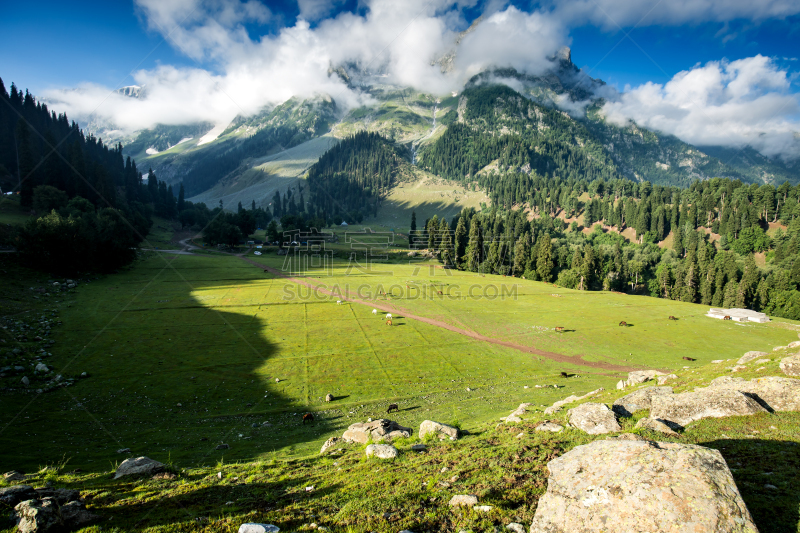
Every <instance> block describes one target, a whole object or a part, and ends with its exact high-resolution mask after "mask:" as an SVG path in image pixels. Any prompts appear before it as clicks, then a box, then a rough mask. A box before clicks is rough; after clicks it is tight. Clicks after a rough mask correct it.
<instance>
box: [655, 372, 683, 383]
mask: <svg viewBox="0 0 800 533" xmlns="http://www.w3.org/2000/svg"><path fill="white" fill-rule="evenodd" d="M673 379H678V376H676V375H675V374H667V375H666V376H658V377H657V378H656V381H657V382H658V384H659V385H663V384H664V383H666V382H667V381H670V380H673Z"/></svg>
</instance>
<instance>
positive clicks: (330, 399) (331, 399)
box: [325, 392, 333, 402]
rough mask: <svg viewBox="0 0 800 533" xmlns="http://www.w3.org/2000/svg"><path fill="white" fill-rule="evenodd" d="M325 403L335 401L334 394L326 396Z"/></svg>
mask: <svg viewBox="0 0 800 533" xmlns="http://www.w3.org/2000/svg"><path fill="white" fill-rule="evenodd" d="M325 401H326V402H332V401H333V394H331V393H330V392H329V393H328V394H326V395H325Z"/></svg>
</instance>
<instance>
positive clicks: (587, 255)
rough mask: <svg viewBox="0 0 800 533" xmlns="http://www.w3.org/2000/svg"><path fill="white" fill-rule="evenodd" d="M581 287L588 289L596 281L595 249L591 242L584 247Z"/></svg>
mask: <svg viewBox="0 0 800 533" xmlns="http://www.w3.org/2000/svg"><path fill="white" fill-rule="evenodd" d="M580 273H581V289H582V290H584V291H586V290H589V288H590V287H591V286H592V284H593V283H594V249H593V248H592V245H591V244H586V245H584V247H583V260H582V261H581V270H580Z"/></svg>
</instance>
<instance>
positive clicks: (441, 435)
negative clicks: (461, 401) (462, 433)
mask: <svg viewBox="0 0 800 533" xmlns="http://www.w3.org/2000/svg"><path fill="white" fill-rule="evenodd" d="M429 434H430V435H433V436H434V437H436V438H437V439H439V440H442V439H450V440H456V439H457V438H458V428H456V427H453V426H448V425H447V424H440V423H439V422H434V421H433V420H424V421H423V422H422V424H420V425H419V438H420V439H423V440H424V439H425V437H426V436H427V435H429Z"/></svg>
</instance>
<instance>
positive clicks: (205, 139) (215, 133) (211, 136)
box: [181, 124, 228, 146]
mask: <svg viewBox="0 0 800 533" xmlns="http://www.w3.org/2000/svg"><path fill="white" fill-rule="evenodd" d="M227 127H228V124H217V125H216V126H214V127H213V128H211V131H209V132H208V133H206V134H205V135H203V136H202V137H200V140H199V141H198V142H197V146H202V145H204V144H208V143H210V142H211V141H213V140H215V139H216V138H217V137H219V134H220V133H222V132H223V131H225V128H227ZM181 142H183V141H181Z"/></svg>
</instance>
